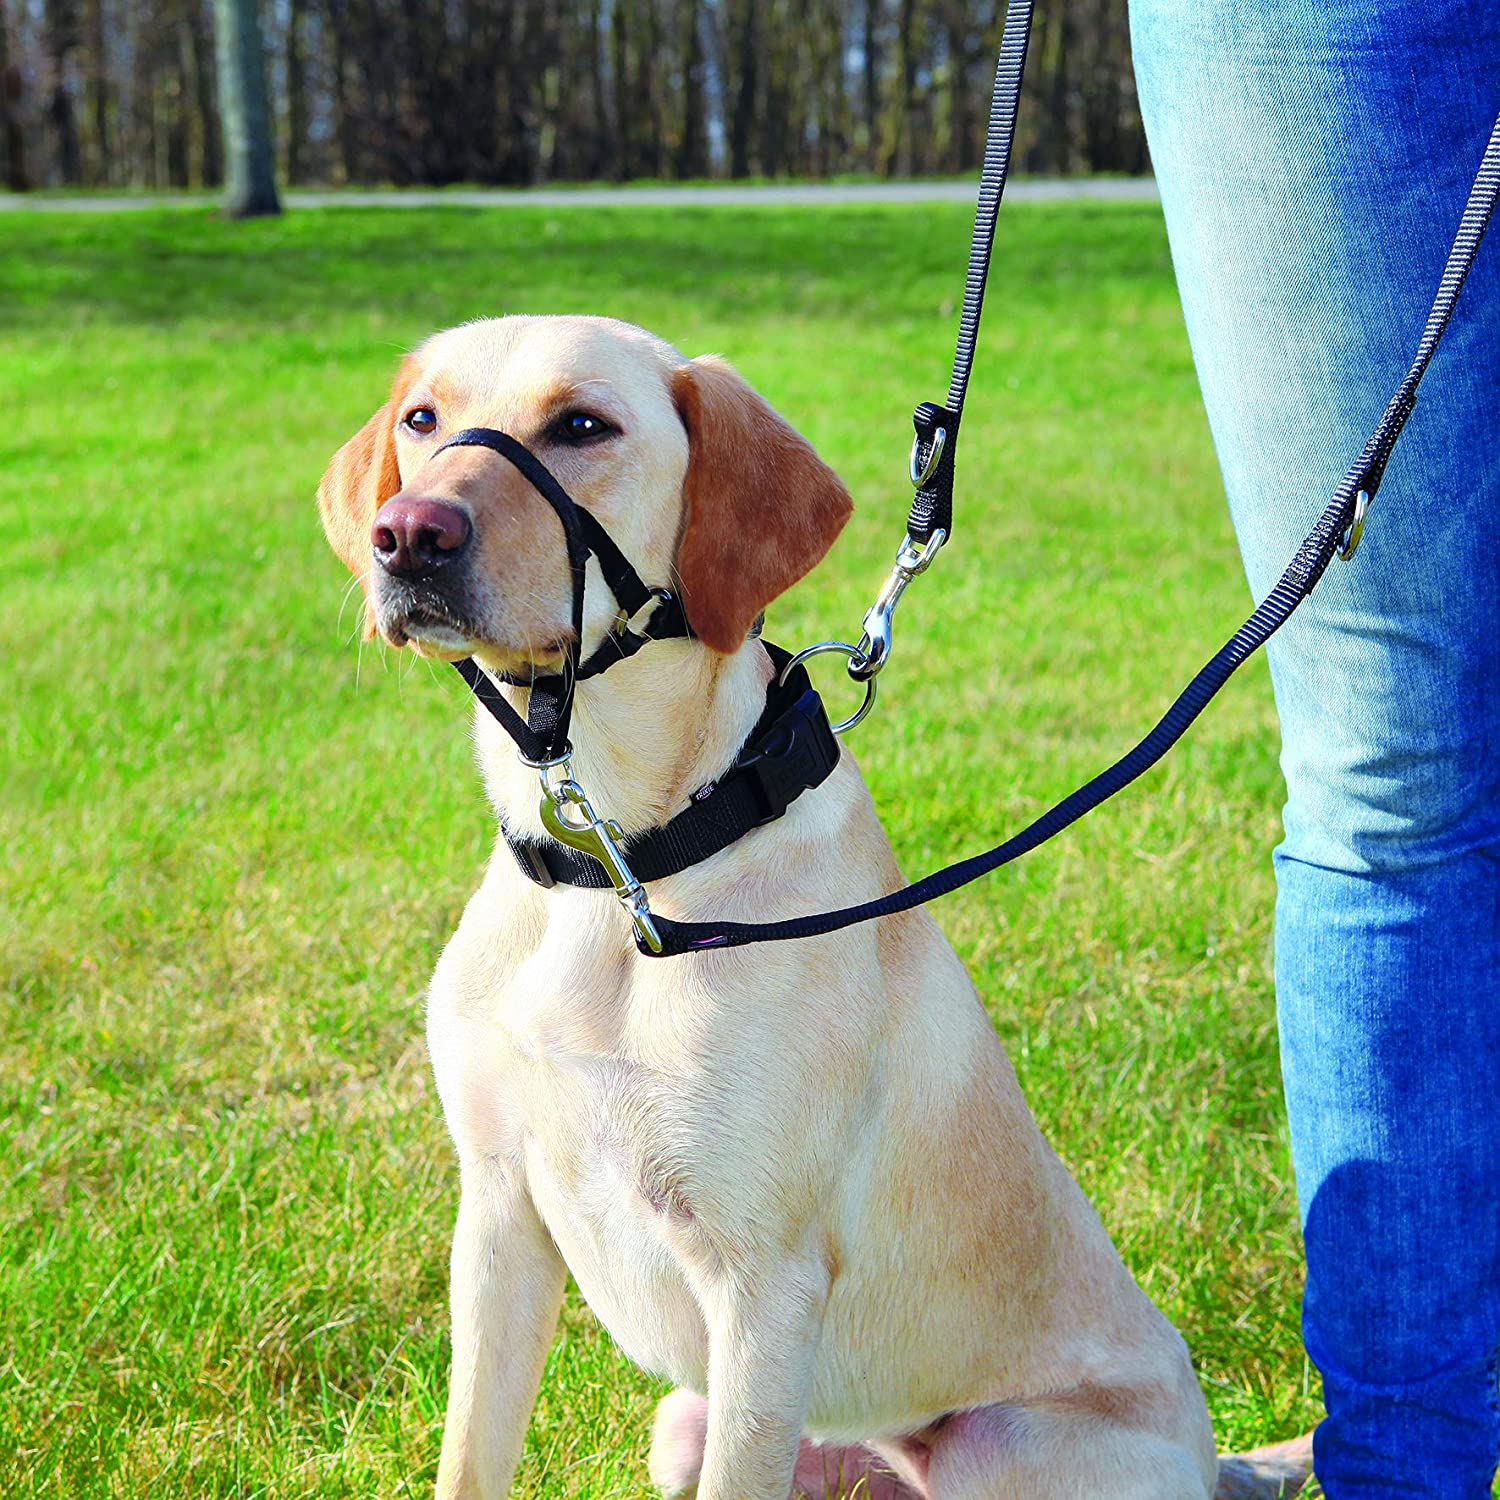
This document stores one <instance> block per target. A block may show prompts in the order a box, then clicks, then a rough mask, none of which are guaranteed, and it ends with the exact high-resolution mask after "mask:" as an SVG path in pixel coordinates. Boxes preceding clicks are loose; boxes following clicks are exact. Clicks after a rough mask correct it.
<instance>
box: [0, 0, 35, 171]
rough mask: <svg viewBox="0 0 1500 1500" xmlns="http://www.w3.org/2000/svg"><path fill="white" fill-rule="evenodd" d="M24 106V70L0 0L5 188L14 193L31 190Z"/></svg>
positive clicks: (0, 103) (0, 114)
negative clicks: (22, 94)
mask: <svg viewBox="0 0 1500 1500" xmlns="http://www.w3.org/2000/svg"><path fill="white" fill-rule="evenodd" d="M21 102H22V101H21V69H20V67H19V66H18V64H17V61H16V59H15V58H14V57H13V56H12V54H11V44H10V11H9V9H8V7H7V6H6V4H5V0H0V147H3V149H4V151H5V185H6V187H7V188H9V189H10V191H11V192H13V193H24V192H26V191H27V189H29V188H30V186H31V179H30V178H29V177H28V176H27V175H26V133H25V131H24V130H23V129H22V125H21Z"/></svg>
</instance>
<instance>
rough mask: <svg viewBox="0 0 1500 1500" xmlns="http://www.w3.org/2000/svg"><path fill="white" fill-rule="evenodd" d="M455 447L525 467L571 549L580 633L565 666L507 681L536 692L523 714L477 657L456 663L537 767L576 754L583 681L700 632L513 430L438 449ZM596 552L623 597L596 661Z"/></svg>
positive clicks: (485, 430) (474, 432) (462, 438)
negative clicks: (590, 641)
mask: <svg viewBox="0 0 1500 1500" xmlns="http://www.w3.org/2000/svg"><path fill="white" fill-rule="evenodd" d="M448 448H488V449H489V450H490V452H491V453H498V454H499V455H500V457H501V458H503V459H506V460H508V461H509V462H510V463H512V464H514V465H515V467H516V468H517V469H519V470H520V471H521V473H522V474H523V475H524V476H525V478H526V479H527V481H528V482H529V483H530V485H531V487H532V488H533V489H534V490H535V491H536V492H537V494H538V495H540V496H541V497H542V499H543V500H545V501H546V502H547V504H548V505H550V506H551V507H552V510H553V513H554V514H555V515H556V516H557V519H558V520H559V521H560V522H561V523H562V529H563V536H564V538H565V539H566V541H567V546H568V571H569V572H570V573H571V574H572V577H573V607H572V627H573V634H572V639H571V640H570V641H569V643H568V645H567V648H566V655H565V657H564V660H563V668H562V671H561V672H559V673H555V674H553V675H549V676H546V677H536V678H506V679H505V680H506V681H507V682H510V683H512V685H514V686H517V687H527V688H530V690H531V691H530V694H529V697H528V700H527V705H526V717H525V718H524V719H523V718H522V717H521V716H520V714H518V713H517V712H516V710H515V709H514V708H512V707H511V705H510V704H509V703H508V702H507V701H506V699H505V696H504V695H503V694H502V693H501V692H500V690H499V688H497V687H496V686H495V684H494V683H493V682H492V681H491V680H490V678H489V677H488V676H486V675H485V673H484V672H483V671H482V670H481V669H480V667H479V665H478V663H477V662H475V661H474V660H473V658H472V657H466V658H465V659H464V660H463V661H458V662H454V664H453V665H454V667H455V668H456V669H457V670H458V673H459V675H460V676H461V677H462V678H463V679H464V681H465V682H467V683H468V685H469V687H470V689H471V690H472V691H473V693H474V696H475V697H476V698H478V699H479V701H480V702H481V703H482V704H483V705H484V706H485V708H486V709H488V710H489V712H490V714H491V715H492V716H493V717H494V718H495V719H496V720H497V721H498V723H499V724H500V727H501V728H502V729H504V730H505V732H506V733H507V734H508V735H510V737H511V739H513V740H514V741H515V742H516V748H517V749H518V750H519V751H520V752H521V755H522V758H523V759H525V760H528V761H531V762H533V763H535V764H542V763H545V762H547V761H556V760H558V759H560V758H561V757H562V756H564V755H566V754H567V752H568V729H569V726H570V725H571V722H572V718H573V694H574V692H575V690H576V688H577V685H578V684H579V683H580V682H582V681H584V680H585V679H586V678H589V677H594V676H597V675H598V674H599V673H600V672H604V671H607V670H608V669H609V668H610V667H612V666H614V665H615V663H616V662H621V661H624V660H625V658H626V657H628V656H634V655H635V653H636V652H637V651H639V650H640V649H641V647H642V646H644V645H645V644H646V642H647V641H653V640H665V639H668V638H670V637H672V636H686V635H691V634H692V629H691V627H690V626H689V625H688V622H687V616H686V615H685V614H684V613H683V610H682V604H681V601H680V600H679V599H678V598H677V596H676V594H674V593H673V592H672V591H671V590H670V589H667V588H648V587H647V586H646V585H645V584H644V583H643V582H642V581H641V576H640V574H639V573H637V572H636V570H635V569H634V568H633V567H632V566H631V565H630V563H629V562H628V561H627V560H626V558H625V554H624V553H623V552H621V551H620V549H619V548H618V547H617V546H615V544H614V540H613V539H612V538H611V536H610V534H609V533H608V532H607V531H606V530H605V529H604V528H603V526H601V525H600V524H599V522H598V521H596V520H595V519H594V517H593V516H592V515H591V514H590V513H589V512H588V511H586V510H585V509H584V508H583V507H582V506H581V505H579V504H577V502H576V501H574V499H573V497H572V496H571V495H570V494H568V492H567V491H566V490H565V489H564V488H563V487H562V485H561V484H559V483H558V481H557V478H556V476H555V475H554V474H553V473H552V471H551V470H550V469H549V468H548V467H547V466H546V464H544V463H543V462H542V461H541V459H539V458H538V457H537V456H536V455H535V454H534V453H533V452H532V451H531V450H530V449H529V448H527V447H526V446H525V445H524V444H521V443H518V442H517V441H516V440H515V438H513V437H511V435H510V434H509V433H508V432H498V431H496V430H495V429H494V428H493V427H466V428H465V429H464V430H463V431H462V432H458V433H455V434H454V435H453V436H452V437H451V438H449V439H448V441H447V442H446V443H444V444H443V445H442V447H441V448H438V449H437V453H442V452H443V451H444V450H445V449H448ZM434 456H436V455H434ZM590 555H592V556H593V557H594V558H596V559H597V560H598V563H599V571H600V572H601V573H603V574H604V581H605V583H606V584H608V585H609V591H610V593H612V594H613V595H614V596H615V602H616V603H617V604H618V605H619V607H620V620H619V623H618V624H617V625H616V627H615V628H614V629H613V630H611V631H610V633H609V634H608V635H606V636H605V638H604V639H603V641H601V642H600V644H599V646H598V648H597V649H596V650H595V651H594V652H593V653H592V654H591V655H590V656H589V658H588V660H587V661H580V660H579V656H580V653H581V651H582V649H583V594H584V588H585V583H586V577H587V569H588V560H589V557H590ZM652 600H655V601H656V608H655V610H654V611H653V612H652V614H651V617H650V619H649V620H648V621H647V622H646V625H645V627H644V628H643V629H642V630H641V631H639V632H637V631H633V630H631V629H630V621H631V620H633V619H634V618H635V617H636V615H638V614H640V612H641V611H642V610H643V609H645V607H646V606H647V605H648V604H650V603H651V602H652Z"/></svg>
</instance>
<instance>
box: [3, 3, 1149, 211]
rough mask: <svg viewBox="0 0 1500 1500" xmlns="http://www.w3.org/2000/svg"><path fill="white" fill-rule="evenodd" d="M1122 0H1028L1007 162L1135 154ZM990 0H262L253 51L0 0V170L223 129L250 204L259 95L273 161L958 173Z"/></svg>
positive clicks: (182, 151) (151, 21)
mask: <svg viewBox="0 0 1500 1500" xmlns="http://www.w3.org/2000/svg"><path fill="white" fill-rule="evenodd" d="M1125 3H1126V0H1036V16H1037V20H1036V30H1035V35H1034V37H1033V41H1032V46H1031V55H1030V58H1029V60H1028V63H1027V76H1026V87H1025V98H1024V101H1023V104H1022V109H1021V117H1020V122H1019V127H1018V128H1019V137H1018V157H1017V160H1018V163H1019V165H1020V166H1021V167H1022V168H1023V169H1025V170H1028V171H1033V172H1069V171H1077V170H1084V171H1127V172H1128V171H1140V170H1144V169H1145V167H1146V164H1147V162H1146V150H1145V139H1144V135H1143V133H1142V130H1141V122H1140V111H1139V107H1138V104H1137V102H1136V98H1135V90H1134V83H1133V78H1132V74H1131V66H1130V52H1129V32H1128V27H1127V25H1126V15H1125ZM1006 5H1007V0H442V3H441V4H437V3H434V4H421V3H413V0H274V3H267V4H265V5H264V6H263V7H262V8H261V12H260V15H259V19H260V20H261V21H262V22H263V23H264V24H265V26H266V28H267V33H268V34H267V36H266V39H265V40H266V43H267V50H266V52H265V53H264V54H263V53H262V50H261V46H260V44H259V42H258V41H257V40H256V39H255V38H256V36H257V35H258V33H257V32H256V31H255V29H254V27H255V22H256V20H257V11H256V5H255V3H254V0H0V12H5V11H7V10H8V15H7V16H6V19H8V20H9V22H10V25H9V26H8V28H6V29H5V32H4V36H3V42H4V44H5V45H4V47H3V48H0V150H3V152H4V157H3V170H4V173H5V175H6V178H7V180H10V181H16V182H24V181H26V180H27V179H28V176H31V177H36V178H38V179H40V180H43V181H52V182H56V181H64V182H74V181H81V180H87V181H95V182H105V181H109V182H134V183H138V184H141V185H143V186H147V187H158V188H164V187H169V186H182V185H186V184H198V183H205V184H210V183H216V182H217V181H218V180H219V178H220V174H221V171H222V164H223V161H224V159H225V156H226V154H230V155H234V156H235V157H236V162H237V166H236V172H237V174H238V175H237V176H236V177H235V180H234V195H231V201H232V202H242V201H243V202H246V203H248V202H250V201H252V198H253V193H252V198H246V197H245V196H244V195H245V194H247V193H251V187H250V186H247V183H249V182H250V181H251V179H250V178H248V177H247V175H246V174H247V172H249V173H252V174H253V173H254V172H259V173H260V177H259V178H257V179H255V180H254V183H253V184H252V186H253V190H254V193H258V194H259V195H260V196H259V198H258V199H254V201H256V202H258V203H259V205H260V206H262V207H269V206H270V205H271V204H272V203H274V201H275V200H274V196H273V194H274V185H273V182H272V176H271V174H272V172H273V171H274V161H273V159H272V158H271V157H270V155H269V152H268V151H267V150H266V148H265V146H264V144H263V143H259V142H260V135H259V132H260V125H259V124H258V123H256V122H257V121H262V120H263V121H266V122H271V121H274V123H275V126H276V131H277V135H278V137H279V149H280V157H279V160H280V161H281V163H282V165H283V166H284V169H285V175H286V176H287V178H288V179H289V180H291V181H293V182H297V183H302V182H370V181H375V182H392V183H396V184H408V183H413V184H414V183H440V182H455V181H481V182H497V183H517V184H521V183H528V182H535V181H543V180H548V179H553V178H569V179H580V178H596V179H597V178H601V177H613V178H617V179H623V178H630V177H634V176H639V175H643V174H651V175H653V176H656V175H662V176H665V175H674V176H677V177H700V176H704V175H711V174H713V173H715V172H723V173H725V174H726V175H729V176H734V177H744V176H747V175H749V174H750V173H751V172H761V173H767V174H781V173H786V174H797V175H813V176H821V175H826V174H829V173H833V172H839V171H848V170H855V171H873V172H882V173H889V174H894V173H901V174H906V173H921V172H932V171H944V172H971V171H973V170H974V169H975V167H976V166H977V165H978V161H979V156H980V148H981V145H982V142H983V129H982V126H983V122H984V118H985V113H986V106H987V104H988V97H989V79H990V63H991V61H992V59H993V57H994V55H995V49H996V47H997V46H998V44H999V39H1000V33H1001V29H1002V27H1003V24H1004V18H1005V11H1006ZM216 21H217V26H215V22H216ZM247 27H248V28H250V29H249V30H246V28H247ZM216 30H217V41H218V43H219V44H220V47H221V48H222V49H224V56H223V58H222V59H220V62H221V67H216V65H215V62H216V60H215V58H214V57H213V56H211V49H213V48H214V44H215V31H216ZM263 57H268V58H269V60H270V66H269V71H267V69H266V65H265V64H264V62H263V61H262V59H263ZM221 77H222V78H223V80H224V82H223V84H222V85H221V84H220V82H219V79H220V78H221ZM268 90H269V91H270V93H269V96H268V92H267V91H268ZM23 106H24V107H23ZM270 134H271V132H270V129H269V128H267V129H266V130H265V132H264V135H265V137H266V138H267V139H269V137H270ZM226 139H227V140H229V141H230V143H231V148H232V149H231V150H230V152H228V153H226V150H225V144H224V142H225V140H226ZM28 168H29V169H30V172H29V173H28V170H27V169H28ZM235 195H238V196H235Z"/></svg>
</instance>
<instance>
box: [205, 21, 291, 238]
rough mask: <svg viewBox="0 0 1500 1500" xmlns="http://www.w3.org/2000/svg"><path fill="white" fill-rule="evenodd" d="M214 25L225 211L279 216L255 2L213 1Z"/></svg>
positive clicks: (233, 214)
mask: <svg viewBox="0 0 1500 1500" xmlns="http://www.w3.org/2000/svg"><path fill="white" fill-rule="evenodd" d="M214 24H215V44H216V51H217V54H218V61H219V103H220V108H221V110H222V112H223V118H224V212H225V213H226V214H228V215H229V216H230V217H231V218H234V219H246V218H251V217H253V216H255V215H258V214H279V213H280V212H281V203H280V200H279V199H278V198H277V196H276V167H275V162H276V148H275V145H274V143H273V142H272V139H271V111H270V109H269V107H268V105H267V102H266V66H265V57H264V55H263V49H262V44H261V36H260V12H259V9H258V7H257V5H256V0H214Z"/></svg>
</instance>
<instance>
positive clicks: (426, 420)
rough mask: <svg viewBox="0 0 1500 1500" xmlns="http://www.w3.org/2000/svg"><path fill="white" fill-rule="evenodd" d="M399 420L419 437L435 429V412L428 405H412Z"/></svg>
mask: <svg viewBox="0 0 1500 1500" xmlns="http://www.w3.org/2000/svg"><path fill="white" fill-rule="evenodd" d="M401 420H402V421H403V422H404V423H405V424H406V425H407V427H409V428H410V429H411V430H412V431H413V432H415V433H416V434H417V435H418V436H419V437H426V436H427V434H428V433H429V432H435V431H436V430H437V413H436V412H435V411H433V409H432V408H431V407H430V406H414V407H413V408H412V409H411V410H410V411H409V412H407V414H406V415H405V416H404V417H402V419H401Z"/></svg>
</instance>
